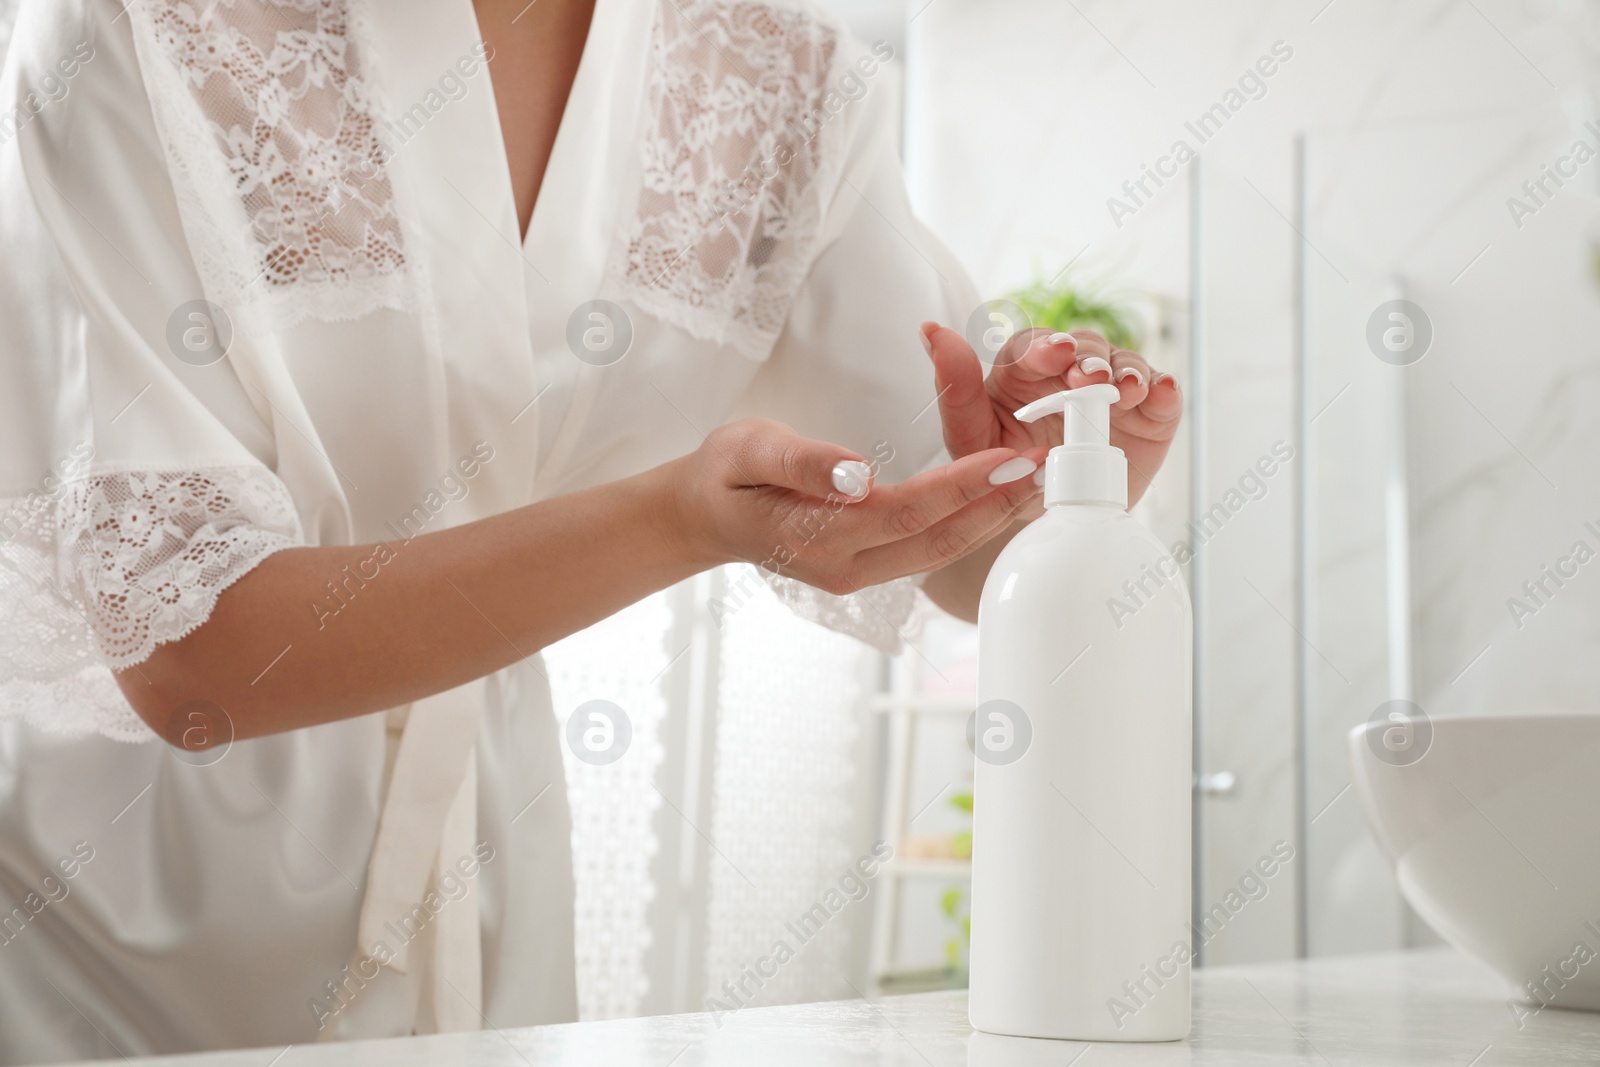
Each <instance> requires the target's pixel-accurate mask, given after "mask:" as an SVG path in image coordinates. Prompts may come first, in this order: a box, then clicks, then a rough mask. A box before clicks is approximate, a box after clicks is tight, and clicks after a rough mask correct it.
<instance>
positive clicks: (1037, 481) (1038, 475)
mask: <svg viewBox="0 0 1600 1067" xmlns="http://www.w3.org/2000/svg"><path fill="white" fill-rule="evenodd" d="M1033 484H1034V485H1043V484H1044V468H1043V467H1040V468H1039V469H1038V470H1036V471H1034V472H1033Z"/></svg>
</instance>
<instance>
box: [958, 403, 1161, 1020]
mask: <svg viewBox="0 0 1600 1067" xmlns="http://www.w3.org/2000/svg"><path fill="white" fill-rule="evenodd" d="M1118 396H1119V393H1118V390H1117V388H1116V387H1115V386H1113V385H1109V384H1107V385H1091V386H1088V387H1086V388H1083V389H1073V390H1068V391H1065V392H1060V393H1055V394H1053V395H1051V396H1047V397H1044V398H1042V399H1040V400H1037V401H1035V402H1034V403H1032V404H1029V405H1027V406H1026V407H1024V408H1022V409H1021V410H1020V411H1018V412H1017V413H1016V416H1017V418H1018V419H1021V420H1023V421H1025V422H1032V421H1034V420H1035V419H1038V418H1041V417H1043V416H1045V415H1048V414H1051V413H1054V412H1062V413H1063V414H1064V415H1065V423H1066V425H1065V428H1064V435H1063V439H1062V444H1061V445H1060V446H1059V447H1057V448H1055V449H1053V450H1052V451H1051V452H1050V456H1049V459H1048V460H1047V462H1046V467H1045V483H1044V484H1045V492H1044V503H1045V514H1044V515H1043V516H1042V517H1040V518H1039V519H1037V520H1036V521H1034V522H1032V523H1030V524H1029V525H1028V526H1027V527H1026V528H1024V529H1023V530H1022V531H1021V532H1020V533H1018V534H1017V536H1016V537H1015V538H1013V539H1012V541H1011V543H1010V544H1008V545H1007V546H1006V547H1005V549H1004V550H1003V551H1002V552H1001V553H1000V556H999V558H998V559H997V560H996V561H995V564H994V566H993V568H992V569H991V570H990V572H989V578H988V581H987V582H986V583H985V585H984V588H983V598H982V601H981V603H980V607H979V616H978V709H977V712H976V714H975V715H974V718H973V728H972V730H971V731H970V732H971V733H972V735H973V736H972V737H971V739H970V740H971V743H972V746H973V751H974V753H975V754H976V755H977V757H978V762H977V766H976V776H975V782H974V789H973V827H972V955H971V989H970V993H969V1012H970V1015H971V1020H972V1025H973V1026H974V1027H975V1028H977V1029H979V1030H984V1031H988V1032H989V1033H995V1034H1013V1035H1018V1036H1022V1037H1044V1038H1071V1039H1075V1040H1079V1041H1169V1040H1175V1039H1178V1038H1182V1037H1186V1036H1187V1035H1188V1033H1189V960H1190V956H1191V948H1192V944H1191V939H1190V927H1189V918H1190V915H1189V909H1190V901H1189V877H1190V867H1189V863H1190V847H1191V845H1190V842H1191V837H1190V821H1189V820H1190V803H1191V783H1192V781H1193V770H1192V767H1191V763H1190V750H1191V734H1190V717H1191V703H1190V698H1191V678H1190V662H1191V655H1192V632H1193V631H1192V620H1191V611H1190V606H1189V595H1188V592H1187V590H1186V589H1185V588H1184V584H1183V579H1182V577H1181V576H1180V574H1179V573H1178V563H1177V561H1176V560H1175V559H1174V558H1173V556H1172V555H1171V554H1169V553H1168V551H1167V550H1166V549H1165V548H1164V547H1163V546H1162V544H1161V542H1160V541H1158V540H1157V539H1156V538H1155V536H1154V535H1153V534H1151V533H1150V532H1149V531H1147V530H1146V529H1145V528H1144V527H1143V526H1141V525H1139V523H1137V522H1136V521H1134V520H1133V519H1132V518H1130V517H1129V516H1128V513H1127V511H1126V508H1127V502H1128V490H1127V485H1128V475H1127V470H1128V467H1127V457H1126V456H1125V455H1124V454H1123V452H1122V450H1121V449H1119V448H1115V447H1113V446H1112V445H1111V443H1110V406H1111V404H1113V403H1115V402H1116V400H1117V399H1118Z"/></svg>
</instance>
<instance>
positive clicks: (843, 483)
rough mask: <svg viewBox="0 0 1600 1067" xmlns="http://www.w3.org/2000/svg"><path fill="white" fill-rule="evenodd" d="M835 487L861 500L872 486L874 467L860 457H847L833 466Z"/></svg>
mask: <svg viewBox="0 0 1600 1067" xmlns="http://www.w3.org/2000/svg"><path fill="white" fill-rule="evenodd" d="M833 487H834V488H835V489H837V490H838V491H839V492H841V493H843V494H844V495H845V496H847V497H849V498H850V499H851V500H860V499H861V498H862V497H864V496H866V495H867V490H868V489H870V488H871V487H872V468H871V467H869V466H867V465H866V464H865V463H862V462H861V461H860V460H858V459H847V460H845V461H844V462H843V463H840V464H837V465H836V466H835V467H834V468H833Z"/></svg>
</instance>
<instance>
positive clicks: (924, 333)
mask: <svg viewBox="0 0 1600 1067" xmlns="http://www.w3.org/2000/svg"><path fill="white" fill-rule="evenodd" d="M938 328H939V324H938V323H937V322H925V323H923V324H922V326H921V327H920V328H919V329H918V330H917V336H918V337H921V338H922V350H923V351H924V352H926V353H928V355H930V356H931V355H933V331H934V330H937V329H938Z"/></svg>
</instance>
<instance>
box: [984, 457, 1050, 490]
mask: <svg viewBox="0 0 1600 1067" xmlns="http://www.w3.org/2000/svg"><path fill="white" fill-rule="evenodd" d="M1038 469H1039V465H1038V464H1037V463H1035V462H1034V461H1033V460H1031V459H1029V458H1028V457H1027V456H1016V457H1014V458H1012V459H1008V460H1006V461H1005V462H1004V463H1002V464H1000V466H998V467H996V468H995V469H994V470H992V471H990V472H989V484H990V485H1009V484H1011V483H1012V482H1014V481H1016V480H1017V479H1018V478H1026V477H1027V476H1028V475H1030V474H1032V473H1033V472H1034V471H1036V470H1038Z"/></svg>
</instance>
